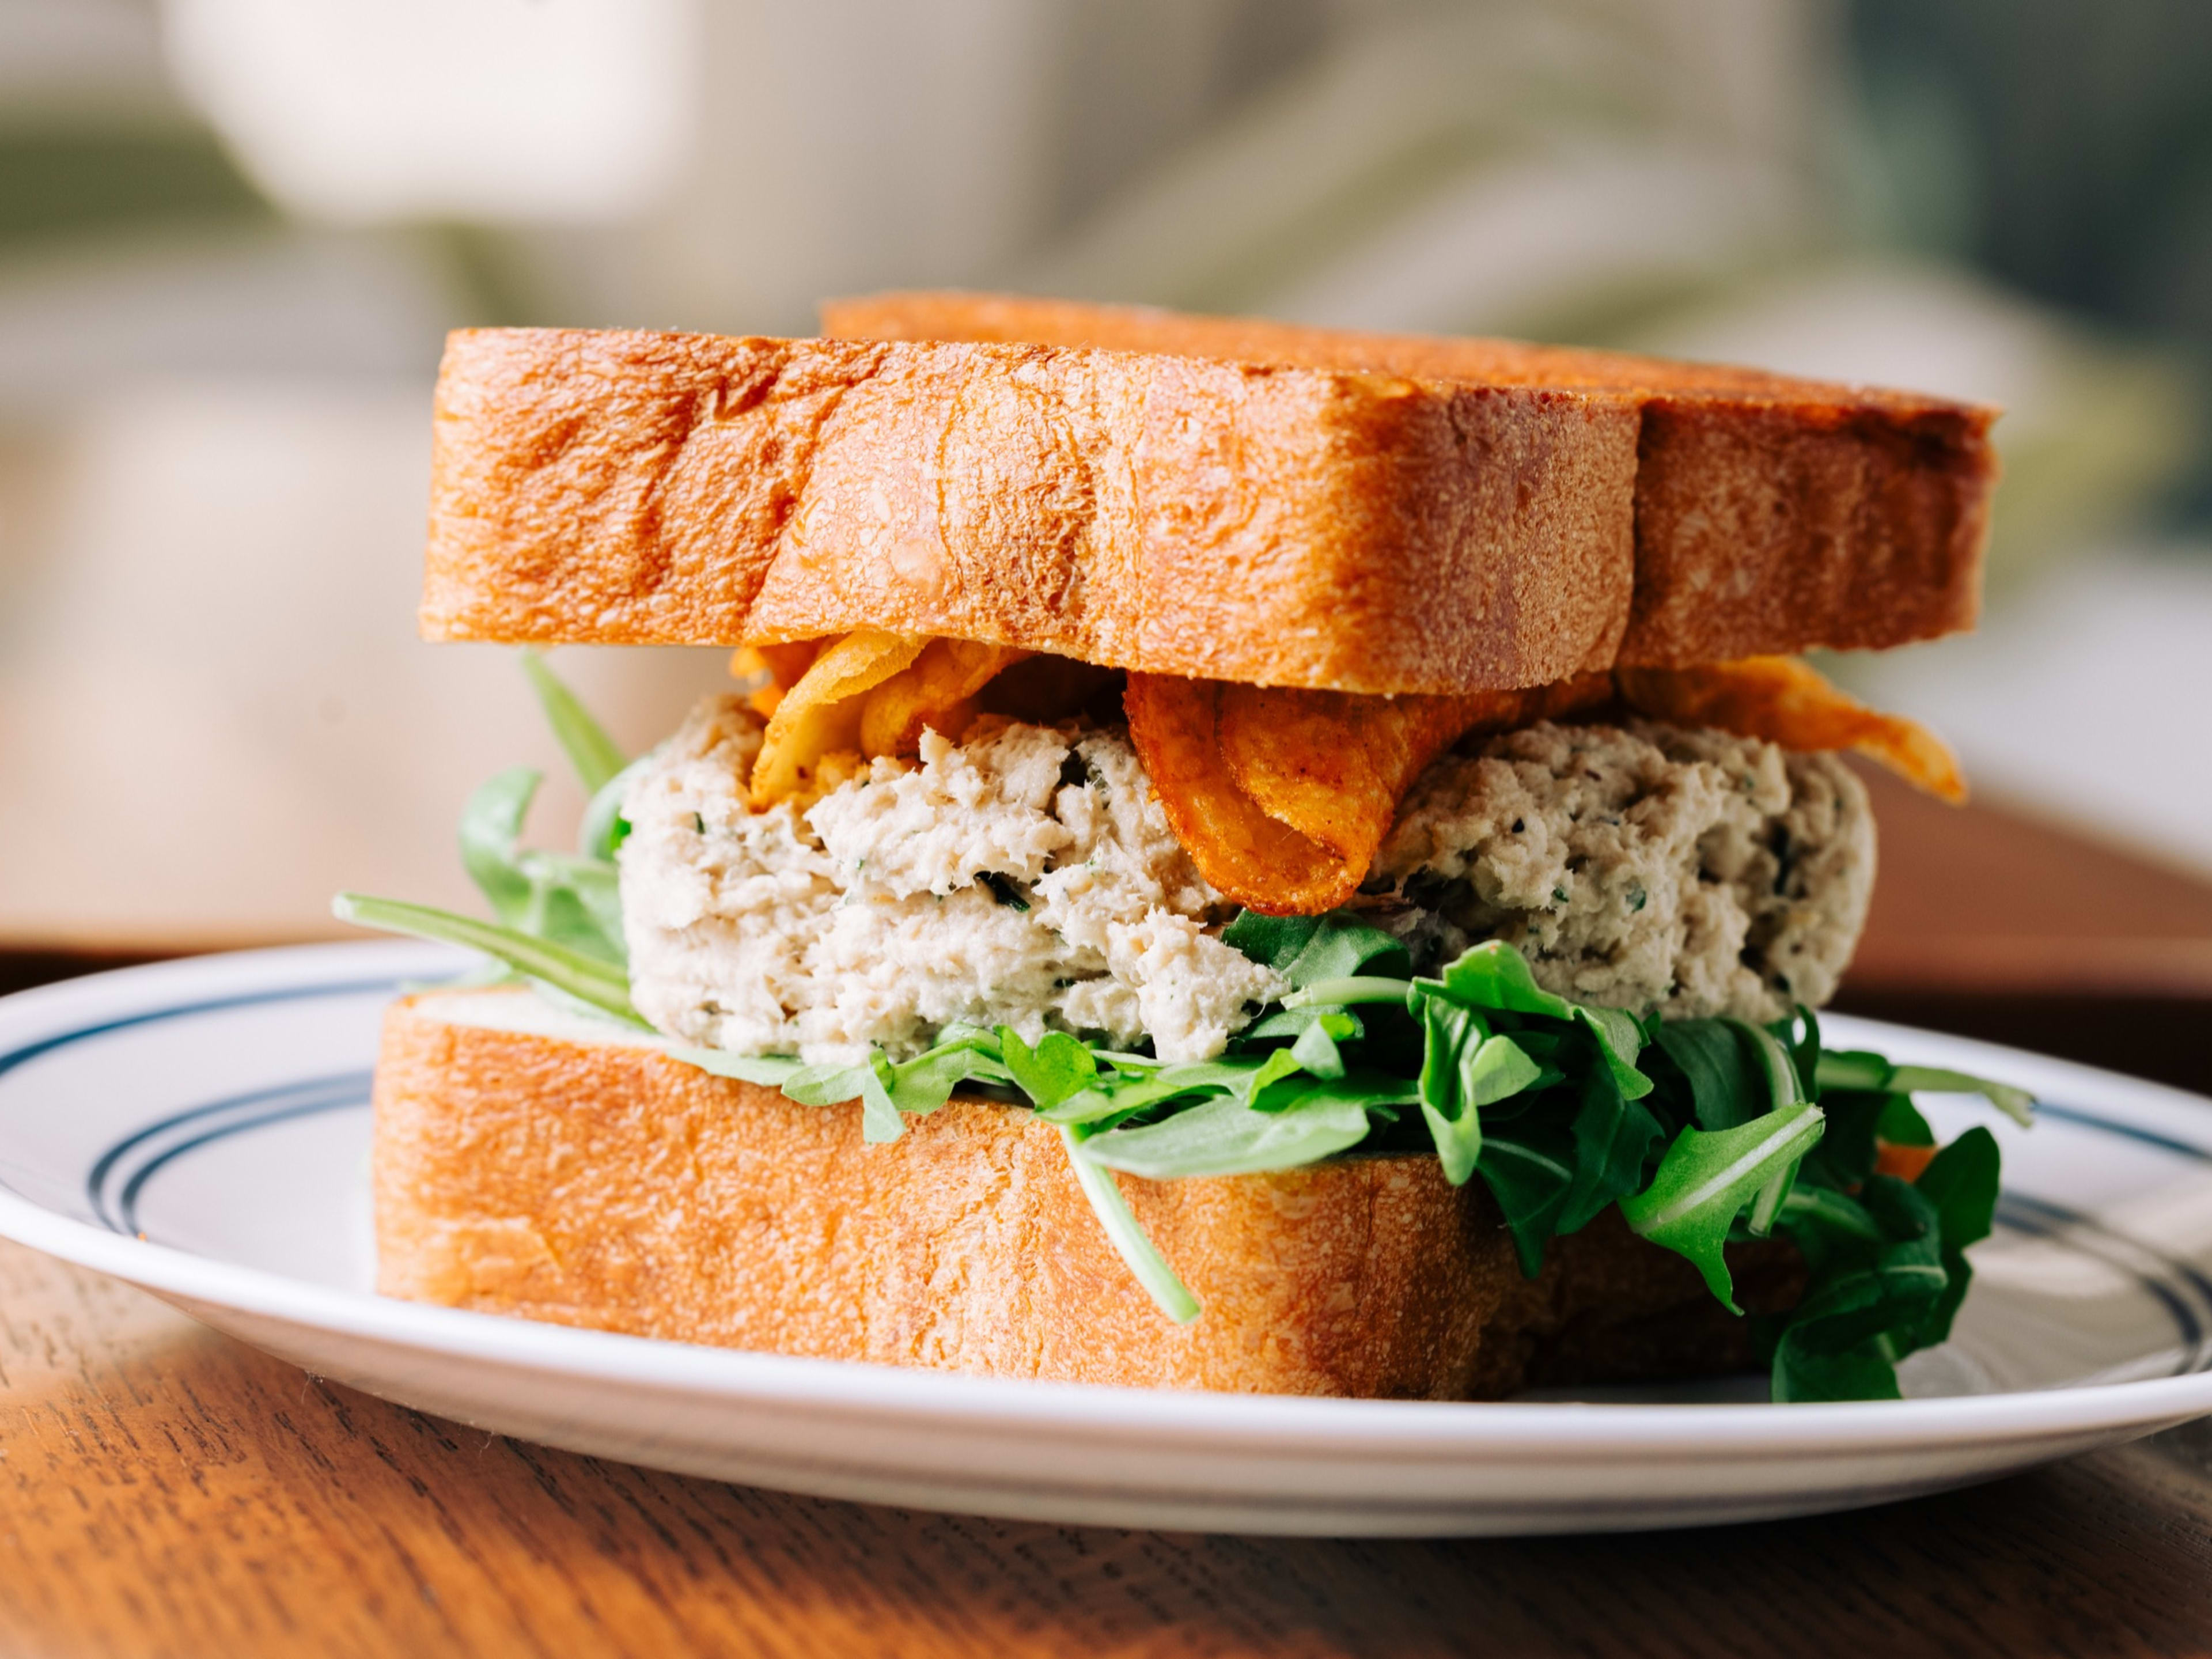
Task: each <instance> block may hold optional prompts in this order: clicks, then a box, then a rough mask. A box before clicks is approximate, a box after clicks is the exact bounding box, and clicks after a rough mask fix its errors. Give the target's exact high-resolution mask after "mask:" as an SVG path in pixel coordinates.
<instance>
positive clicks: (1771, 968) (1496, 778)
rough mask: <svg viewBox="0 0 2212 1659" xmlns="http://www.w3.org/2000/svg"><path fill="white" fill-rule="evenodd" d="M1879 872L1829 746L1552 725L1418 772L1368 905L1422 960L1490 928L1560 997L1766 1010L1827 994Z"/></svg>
mask: <svg viewBox="0 0 2212 1659" xmlns="http://www.w3.org/2000/svg"><path fill="white" fill-rule="evenodd" d="M1874 870H1875V841H1874V815H1873V812H1872V811H1871V809H1870V808H1869V805H1868V802H1867V794H1866V787H1865V786H1864V785H1863V784H1862V783H1861V782H1860V781H1858V779H1857V777H1855V776H1853V775H1852V774H1851V773H1850V770H1849V769H1846V768H1845V767H1844V765H1843V763H1841V762H1840V761H1838V759H1837V758H1836V757H1834V756H1832V755H1826V754H1791V753H1789V752H1787V751H1785V750H1782V749H1780V748H1778V747H1777V746H1776V745H1775V744H1771V743H1763V742H1761V741H1759V739H1758V738H1740V737H1735V736H1733V735H1731V734H1730V733H1728V732H1717V731H1711V730H1704V729H1699V730H1685V729H1682V728H1680V727H1676V726H1659V725H1652V724H1648V723H1645V722H1643V721H1631V722H1629V723H1628V724H1627V725H1626V726H1559V725H1554V724H1552V723H1550V722H1546V723H1543V724H1541V725H1537V726H1529V727H1527V728H1525V729H1523V730H1522V731H1518V732H1508V733H1506V734H1505V735H1504V736H1502V737H1499V738H1494V739H1493V740H1492V741H1491V742H1489V743H1487V744H1484V745H1483V746H1482V748H1481V749H1480V750H1479V751H1478V752H1476V753H1474V754H1473V755H1448V756H1446V757H1444V758H1443V760H1441V761H1439V762H1437V764H1436V765H1434V766H1432V767H1431V769H1429V770H1428V771H1427V772H1426V773H1425V775H1423V776H1422V778H1421V779H1420V781H1419V782H1417V783H1416V784H1415V785H1414V786H1413V790H1412V792H1411V793H1409V794H1408V795H1407V799H1406V800H1405V802H1404V804H1403V805H1402V807H1401V810H1400V812H1399V816H1398V821H1397V823H1396V825H1395V828H1394V829H1393V830H1392V832H1391V835H1390V838H1389V841H1388V842H1385V843H1384V845H1383V851H1382V853H1381V854H1380V856H1379V857H1378V858H1377V859H1376V865H1375V868H1374V871H1373V872H1372V874H1371V875H1370V879H1369V882H1368V895H1369V897H1368V902H1370V903H1372V904H1375V905H1376V906H1377V908H1379V909H1380V910H1381V911H1382V913H1383V915H1384V916H1385V917H1386V918H1387V919H1388V920H1389V921H1390V922H1391V923H1392V925H1393V926H1394V927H1395V929H1396V931H1398V932H1400V933H1401V934H1403V935H1404V936H1406V937H1407V939H1408V942H1409V943H1411V944H1412V945H1413V946H1414V952H1415V956H1416V958H1417V960H1418V961H1419V962H1421V963H1424V964H1433V963H1437V962H1441V961H1449V959H1450V958H1451V957H1454V956H1456V955H1457V954H1458V953H1459V952H1460V951H1463V950H1465V949H1466V948H1467V947H1468V945H1470V944H1472V943H1474V942H1475V941H1477V940H1479V939H1506V940H1509V941H1510V942H1511V943H1512V944H1513V945H1516V946H1518V947H1519V948H1520V949H1521V950H1522V952H1523V953H1525V954H1526V955H1527V957H1528V961H1529V965H1530V967H1531V968H1532V969H1533V970H1534V974H1535V976H1536V979H1537V981H1538V982H1539V983H1541V985H1543V986H1544V987H1546V988H1547V989H1548V990H1551V991H1554V992H1556V993H1558V994H1560V995H1563V996H1571V997H1576V998H1579V999H1581V1000H1584V1001H1589V1002H1596V1003H1602V1004H1606V1005H1607V1006H1613V1007H1620V1008H1627V1009H1630V1010H1632V1011H1633V1012H1638V1013H1649V1012H1655V1011H1656V1012H1659V1013H1661V1014H1663V1015H1666V1016H1667V1017H1668V1018H1692V1017H1699V1016H1705V1015H1712V1014H1733V1015H1735V1016H1737V1017H1739V1018H1744V1019H1751V1020H1759V1021H1766V1020H1773V1019H1778V1018H1781V1017H1782V1016H1783V1015H1784V1014H1786V1013H1787V1012H1789V1011H1790V1006H1791V1005H1792V1004H1794V1003H1798V1002H1803V1003H1808V1004H1811V1005H1814V1006H1818V1005H1819V1004H1820V1003H1823V1002H1825V1001H1826V1000H1828V998H1829V997H1830V996H1832V994H1834V992H1835V988H1836V985H1837V981H1838V980H1839V979H1840V978H1841V977H1842V975H1843V972H1844V968H1845V967H1846V966H1847V965H1848V964H1849V963H1850V957H1851V951H1852V950H1853V949H1854V947H1855V946H1856V945H1857V943H1858V936H1859V932H1860V929H1861V928H1862V927H1863V926H1864V925H1865V922H1866V913H1867V904H1868V901H1869V898H1870V896H1872V893H1873V890H1874Z"/></svg>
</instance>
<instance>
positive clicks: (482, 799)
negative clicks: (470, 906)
mask: <svg viewBox="0 0 2212 1659" xmlns="http://www.w3.org/2000/svg"><path fill="white" fill-rule="evenodd" d="M543 776H544V775H543V774H541V773H540V772H539V771H538V769H536V768H535V767H530V766H510V767H508V768H507V770H505V771H504V772H500V773H496V774H495V775H493V776H492V777H490V778H489V779H488V780H486V781H484V782H483V783H481V784H479V785H478V786H477V789H476V793H473V794H471V796H470V797H469V799H468V801H467V803H466V804H465V805H463V806H462V808H461V868H462V869H464V870H465V871H467V872H468V873H469V879H470V880H471V881H473V882H474V883H476V884H477V889H478V890H479V891H481V892H482V893H483V896H484V902H486V903H487V904H489V905H490V906H491V913H492V914H493V915H495V916H497V917H498V918H499V919H500V920H501V921H503V922H505V923H506V924H507V926H508V927H520V926H521V925H522V922H523V920H524V918H526V916H527V915H529V914H530V908H531V902H532V897H533V896H534V890H533V884H532V881H531V879H530V878H529V877H528V876H526V875H525V874H524V873H523V872H522V866H521V863H520V850H519V843H520V841H521V839H522V826H523V823H524V821H525V820H526V818H527V817H529V816H530V803H531V801H532V799H533V798H534V797H535V796H536V795H537V793H538V784H539V783H540V782H541V781H543Z"/></svg>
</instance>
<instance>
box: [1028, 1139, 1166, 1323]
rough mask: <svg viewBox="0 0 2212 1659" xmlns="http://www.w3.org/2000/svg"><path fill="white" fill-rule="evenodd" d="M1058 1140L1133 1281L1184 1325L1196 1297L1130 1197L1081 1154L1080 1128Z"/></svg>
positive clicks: (1104, 1168)
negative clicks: (1140, 1220) (1139, 1216)
mask: <svg viewBox="0 0 2212 1659" xmlns="http://www.w3.org/2000/svg"><path fill="white" fill-rule="evenodd" d="M1060 1144H1061V1145H1062V1146H1064V1147H1065V1148H1066V1151H1067V1162H1068V1164H1069V1167H1070V1168H1072V1169H1073V1170H1074V1171H1075V1180H1076V1184H1077V1185H1079V1187H1081V1188H1083V1195H1084V1197H1085V1198H1086V1199H1088V1200H1090V1201H1091V1213H1092V1214H1093V1215H1095V1216H1097V1218H1098V1225H1100V1226H1101V1227H1103V1228H1104V1229H1105V1231H1106V1238H1107V1242H1108V1243H1110V1244H1112V1245H1113V1247H1114V1250H1115V1254H1116V1255H1119V1256H1120V1257H1121V1260H1122V1261H1123V1262H1124V1263H1125V1264H1126V1265H1127V1267H1128V1269H1129V1271H1130V1272H1131V1273H1133V1274H1135V1275H1136V1279H1137V1282H1138V1283H1139V1285H1143V1286H1144V1287H1145V1289H1146V1291H1147V1292H1148V1293H1149V1294H1150V1295H1151V1297H1152V1301H1153V1303H1154V1304H1156V1305H1157V1306H1158V1309H1159V1310H1160V1311H1161V1312H1162V1313H1164V1314H1165V1315H1166V1316H1168V1317H1169V1318H1170V1319H1172V1320H1173V1321H1175V1322H1176V1324H1178V1325H1188V1324H1189V1323H1190V1322H1191V1321H1192V1320H1194V1319H1195V1318H1197V1317H1198V1316H1199V1304H1198V1298H1197V1297H1194V1296H1193V1295H1192V1294H1191V1293H1190V1290H1189V1287H1188V1286H1187V1285H1184V1283H1183V1282H1182V1279H1178V1278H1177V1277H1176V1271H1175V1269H1174V1268H1172V1267H1169V1266H1168V1264H1167V1261H1166V1258H1164V1256H1162V1255H1160V1253H1159V1250H1158V1247H1157V1246H1155V1245H1154V1244H1153V1243H1152V1240H1151V1238H1149V1237H1146V1232H1145V1230H1144V1229H1143V1228H1142V1227H1140V1226H1139V1225H1137V1218H1136V1217H1135V1216H1133V1215H1132V1214H1131V1213H1130V1212H1129V1200H1127V1199H1126V1198H1124V1197H1123V1196H1122V1195H1121V1187H1120V1186H1119V1185H1118V1184H1117V1183H1116V1182H1115V1179H1114V1176H1113V1174H1112V1173H1111V1171H1109V1170H1107V1168H1106V1167H1105V1166H1104V1165H1103V1164H1097V1163H1094V1162H1093V1161H1092V1160H1091V1158H1086V1157H1085V1155H1084V1150H1083V1149H1084V1132H1083V1131H1082V1130H1081V1129H1079V1128H1077V1127H1073V1126H1072V1125H1071V1126H1068V1127H1063V1128H1062V1129H1061V1130H1060Z"/></svg>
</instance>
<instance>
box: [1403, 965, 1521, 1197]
mask: <svg viewBox="0 0 2212 1659" xmlns="http://www.w3.org/2000/svg"><path fill="white" fill-rule="evenodd" d="M1421 1030H1422V1035H1423V1039H1424V1044H1425V1046H1424V1049H1423V1057H1422V1061H1421V1077H1420V1101H1421V1117H1422V1119H1423V1121H1425V1122H1426V1123H1427V1124H1428V1126H1429V1133H1430V1135H1431V1138H1432V1139H1434V1140H1435V1142H1436V1146H1437V1158H1439V1159H1440V1160H1441V1161H1442V1162H1443V1168H1444V1179H1445V1180H1446V1181H1449V1182H1451V1184H1452V1185H1453V1186H1455V1187H1462V1186H1465V1185H1466V1184H1467V1181H1468V1177H1469V1176H1472V1175H1473V1174H1474V1170H1475V1165H1476V1163H1477V1162H1478V1160H1480V1158H1481V1156H1482V1108H1484V1107H1485V1106H1490V1105H1494V1104H1496V1103H1498V1102H1499V1101H1501V1100H1504V1099H1506V1098H1508V1097H1510V1096H1513V1095H1516V1094H1518V1093H1520V1092H1521V1091H1522V1090H1523V1089H1526V1088H1528V1087H1529V1086H1530V1085H1532V1084H1534V1083H1535V1082H1536V1080H1537V1079H1539V1078H1541V1076H1542V1075H1543V1067H1541V1066H1539V1065H1537V1064H1536V1062H1535V1061H1534V1060H1531V1059H1529V1058H1528V1052H1527V1050H1525V1049H1523V1048H1522V1047H1521V1045H1520V1044H1518V1043H1517V1042H1514V1040H1513V1039H1512V1038H1511V1037H1510V1036H1502V1035H1499V1034H1497V1033H1494V1032H1492V1030H1491V1029H1490V1027H1489V1026H1488V1024H1486V1023H1485V1021H1484V1020H1483V1018H1482V1016H1481V1015H1480V1014H1478V1013H1476V1012H1474V1010H1473V1009H1472V1008H1466V1007H1462V1006H1460V1005H1459V1004H1457V1003H1455V1002H1450V1001H1448V1000H1445V999H1443V998H1442V997H1424V998H1422V999H1421Z"/></svg>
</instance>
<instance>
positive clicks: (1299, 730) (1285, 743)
mask: <svg viewBox="0 0 2212 1659" xmlns="http://www.w3.org/2000/svg"><path fill="white" fill-rule="evenodd" d="M1612 695H1613V687H1612V684H1611V681H1610V680H1609V679H1608V678H1607V677H1606V676H1605V675H1603V674H1589V675H1583V676H1581V677H1579V678H1576V679H1572V680H1564V681H1561V682H1559V684H1555V685H1545V686H1532V687H1529V688H1528V689H1526V690H1509V691H1481V692H1475V693H1472V694H1470V695H1468V696H1410V695H1409V696H1401V697H1378V696H1360V695H1358V694H1357V693H1353V692H1346V691H1312V690H1300V689H1297V688H1293V687H1279V686H1278V687H1270V686H1257V685H1240V684H1222V683H1217V682H1212V681H1195V680H1177V679H1174V678H1170V677H1164V676H1159V675H1145V674H1133V675H1131V676H1130V677H1129V694H1128V698H1127V708H1128V716H1129V736H1130V739H1131V741H1132V742H1133V743H1134V744H1136V746H1137V751H1138V753H1139V755H1140V756H1142V757H1143V758H1144V762H1145V766H1146V770H1147V771H1148V772H1150V773H1151V775H1152V781H1153V786H1154V787H1155V789H1156V790H1157V791H1158V793H1159V796H1160V799H1161V801H1162V803H1163V804H1164V805H1165V807H1166V809H1167V812H1168V817H1169V822H1170V823H1172V824H1174V826H1175V829H1176V836H1177V837H1178V838H1179V839H1181V841H1182V843H1183V846H1184V847H1185V848H1187V849H1188V851H1189V853H1190V854H1191V857H1192V859H1193V860H1194V861H1195V862H1196V863H1197V865H1198V867H1199V870H1200V872H1201V873H1202V874H1204V875H1205V877H1206V879H1207V880H1208V881H1210V882H1212V884H1214V886H1216V887H1218V888H1219V889H1220V890H1222V892H1223V893H1225V894H1226V895H1227V896H1229V897H1231V898H1233V899H1235V900H1237V902H1239V903H1241V904H1243V905H1245V906H1246V907H1247V908H1250V909H1255V910H1260V911H1264V912H1267V913H1268V914H1271V915H1289V914H1301V913H1310V912H1312V911H1315V910H1325V909H1329V908H1334V906H1336V905H1339V904H1342V903H1344V902H1346V900H1348V899H1350V898H1351V897H1352V895H1353V894H1354V893H1356V892H1358V890H1359V884H1360V883H1361V882H1362V881H1364V880H1365V879H1366V876H1367V871H1368V867H1369V866H1370V865H1371V864H1372V863H1373V862H1374V860H1375V854H1376V852H1377V851H1378V850H1379V849H1380V848H1381V847H1382V845H1383V837H1384V836H1388V835H1389V832H1390V824H1391V821H1392V820H1393V819H1394V818H1395V817H1396V816H1397V811H1398V801H1399V799H1400V798H1401V796H1403V795H1404V794H1405V793H1406V791H1407V788H1408V787H1411V786H1412V784H1413V780H1414V779H1415V778H1417V777H1419V775H1421V773H1422V771H1423V770H1424V769H1425V768H1426V767H1427V766H1428V764H1429V763H1430V762H1431V761H1433V760H1434V759H1436V757H1437V756H1438V755H1440V754H1442V753H1443V751H1444V750H1446V749H1448V748H1449V747H1450V746H1451V745H1452V744H1454V743H1455V742H1457V741H1458V740H1459V739H1460V738H1462V737H1464V736H1466V735H1467V734H1468V732H1475V731H1503V730H1505V729H1506V728H1508V727H1510V726H1522V725H1526V724H1528V722H1529V721H1531V720H1543V719H1547V718H1549V717H1551V716H1553V715H1555V714H1565V713H1567V712H1569V711H1570V710H1571V709H1574V708H1582V707H1585V706H1588V705H1589V704H1591V703H1595V702H1604V701H1605V700H1607V698H1609V697H1610V696H1612ZM1209 750H1210V751H1211V752H1210V756H1209V753H1208V751H1209ZM1156 757H1157V759H1156ZM1285 831H1287V832H1288V834H1285V833H1284V832H1285Z"/></svg>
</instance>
